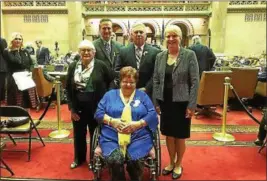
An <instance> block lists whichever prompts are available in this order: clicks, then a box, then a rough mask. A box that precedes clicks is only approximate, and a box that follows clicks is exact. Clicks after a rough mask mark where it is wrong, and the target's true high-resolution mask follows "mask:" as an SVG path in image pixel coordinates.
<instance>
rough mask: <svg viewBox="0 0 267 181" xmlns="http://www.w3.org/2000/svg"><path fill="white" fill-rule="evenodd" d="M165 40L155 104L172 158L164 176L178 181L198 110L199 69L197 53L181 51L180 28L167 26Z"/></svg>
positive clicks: (157, 65)
mask: <svg viewBox="0 0 267 181" xmlns="http://www.w3.org/2000/svg"><path fill="white" fill-rule="evenodd" d="M164 36H165V40H166V43H167V48H168V49H167V50H165V51H163V52H161V53H159V54H158V55H157V58H156V63H155V69H154V75H153V101H154V104H155V107H156V110H157V111H158V113H159V114H160V130H161V133H162V134H163V135H165V136H166V144H167V148H168V153H169V158H170V163H169V164H168V165H167V166H166V167H165V168H164V169H163V171H162V174H163V175H168V174H171V173H172V178H173V179H178V178H180V177H181V176H182V173H183V167H182V159H183V155H184V153H185V150H186V145H185V139H186V138H189V137H190V127H191V117H192V116H193V115H194V111H195V108H196V101H197V92H198V86H199V72H198V71H199V69H198V63H197V59H196V55H195V53H194V52H193V51H192V50H188V49H184V48H182V47H181V39H182V31H181V29H180V28H179V27H178V26H176V25H169V26H167V27H166V29H165V32H164ZM175 158H176V159H175Z"/></svg>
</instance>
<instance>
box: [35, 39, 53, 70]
mask: <svg viewBox="0 0 267 181" xmlns="http://www.w3.org/2000/svg"><path fill="white" fill-rule="evenodd" d="M35 43H36V46H37V47H38V49H37V51H36V61H37V63H38V65H46V64H49V56H50V55H49V54H50V53H49V49H48V48H46V47H43V46H42V41H41V40H36V41H35Z"/></svg>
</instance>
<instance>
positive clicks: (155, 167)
mask: <svg viewBox="0 0 267 181" xmlns="http://www.w3.org/2000/svg"><path fill="white" fill-rule="evenodd" d="M149 131H150V130H149ZM150 132H151V131H150ZM100 133H101V125H99V126H98V127H97V128H96V129H95V132H94V136H93V139H92V150H90V158H91V161H90V164H89V169H90V170H92V171H93V173H94V180H95V181H100V180H101V171H102V169H104V168H105V167H106V166H107V164H106V163H105V160H104V158H103V156H102V155H101V154H102V150H101V148H100V147H99V144H98V141H99V140H98V139H99V136H100ZM151 135H152V138H153V148H152V149H151V151H150V152H149V154H148V155H147V156H146V157H145V162H144V164H145V167H146V168H148V169H149V176H150V180H151V181H156V180H158V177H159V176H160V175H161V147H160V134H159V130H158V129H156V131H155V132H154V133H152V132H151Z"/></svg>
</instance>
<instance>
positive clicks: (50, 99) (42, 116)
mask: <svg viewBox="0 0 267 181" xmlns="http://www.w3.org/2000/svg"><path fill="white" fill-rule="evenodd" d="M55 90H56V89H55V87H53V89H52V93H51V95H50V97H49V100H48V103H47V106H46V108H45V110H44V112H43V114H42V115H41V116H40V118H39V120H42V119H43V118H44V116H45V114H46V113H47V111H48V108H49V106H50V104H51V102H52V99H53V98H54V96H53V95H54V93H55Z"/></svg>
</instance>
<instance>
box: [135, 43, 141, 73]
mask: <svg viewBox="0 0 267 181" xmlns="http://www.w3.org/2000/svg"><path fill="white" fill-rule="evenodd" d="M135 57H136V60H137V62H136V63H137V69H139V66H140V62H141V58H142V49H141V48H137V49H136V50H135Z"/></svg>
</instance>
